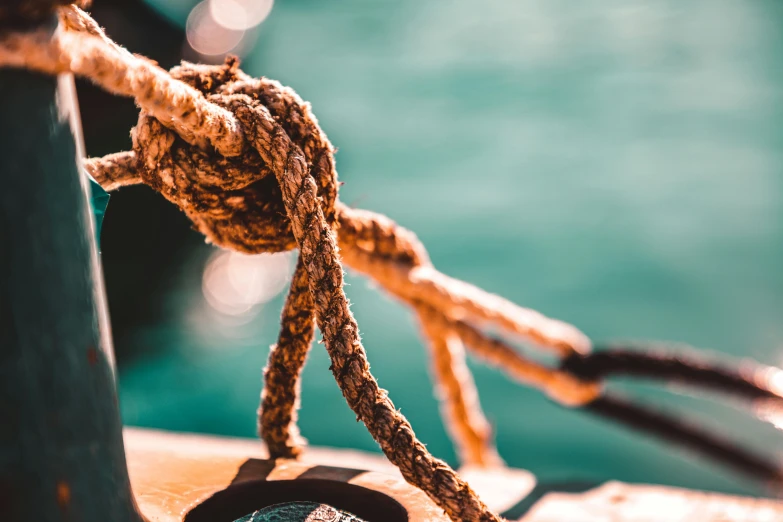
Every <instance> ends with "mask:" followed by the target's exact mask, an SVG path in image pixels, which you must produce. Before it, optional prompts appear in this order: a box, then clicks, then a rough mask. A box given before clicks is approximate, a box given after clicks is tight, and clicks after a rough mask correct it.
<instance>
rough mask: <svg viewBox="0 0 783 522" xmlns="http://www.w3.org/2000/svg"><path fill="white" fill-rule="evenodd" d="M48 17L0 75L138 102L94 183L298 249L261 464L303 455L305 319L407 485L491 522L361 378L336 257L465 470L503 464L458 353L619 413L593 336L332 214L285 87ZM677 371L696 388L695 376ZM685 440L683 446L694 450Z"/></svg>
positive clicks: (207, 224)
mask: <svg viewBox="0 0 783 522" xmlns="http://www.w3.org/2000/svg"><path fill="white" fill-rule="evenodd" d="M60 12H61V19H62V20H61V24H60V26H59V27H58V28H57V29H56V30H54V32H52V31H51V30H44V29H41V30H37V31H33V32H27V33H8V34H0V66H2V65H5V66H18V67H27V68H30V69H34V70H37V71H41V72H46V73H50V74H56V73H60V72H73V73H76V74H79V75H82V76H85V77H88V78H90V79H91V80H93V81H95V82H96V83H97V84H99V85H101V86H103V87H104V88H106V89H107V90H109V91H111V92H115V93H117V94H122V95H126V96H132V97H134V98H135V99H136V101H137V103H138V104H139V106H140V107H141V112H140V115H139V121H138V124H137V126H136V127H135V128H134V130H133V133H132V137H133V150H132V151H130V152H124V153H117V154H112V155H110V156H106V157H104V158H95V159H92V160H89V161H88V162H87V164H86V168H87V170H88V171H89V172H90V173H91V174H92V175H93V177H94V178H95V179H96V180H97V181H98V182H99V183H101V184H102V185H103V186H104V188H106V189H108V190H111V189H115V188H118V187H121V186H125V185H131V184H138V183H145V184H147V185H149V186H151V187H152V188H154V189H155V190H157V191H158V192H160V193H161V194H162V195H163V196H164V197H166V198H167V199H168V200H170V201H171V202H173V203H175V204H176V205H177V206H178V207H180V208H181V209H182V210H183V211H184V212H185V213H186V214H187V215H188V217H189V218H190V219H191V220H192V221H193V223H194V225H195V227H196V228H197V229H198V230H199V231H201V232H202V233H203V234H204V235H205V236H206V237H207V238H208V240H209V241H211V242H213V243H215V244H217V245H220V246H222V247H225V248H230V249H234V250H237V251H241V252H246V253H260V252H279V251H285V250H291V249H294V248H298V249H299V260H298V264H297V269H296V271H295V274H294V277H293V281H292V284H291V289H290V291H289V295H288V298H287V300H286V304H285V307H284V310H283V314H282V320H281V331H280V335H279V338H278V343H277V345H276V346H275V347H274V348H273V350H272V351H271V352H270V357H269V362H268V366H267V369H266V371H265V387H264V392H263V395H262V404H261V408H260V412H259V431H260V434H261V436H262V437H263V438H264V440H265V441H266V442H267V445H268V446H269V449H270V453H271V454H272V456H274V457H294V456H296V455H297V453H298V452H299V451H300V448H301V444H302V439H301V437H300V436H299V432H298V429H297V427H296V409H297V405H298V395H299V393H298V390H299V375H300V372H301V369H302V367H303V365H304V363H305V360H306V357H307V352H308V350H309V347H310V345H311V344H312V339H313V336H314V326H313V321H314V320H315V321H316V322H317V324H318V326H319V328H320V329H321V331H322V333H323V336H324V341H325V345H326V348H327V351H328V352H329V356H330V358H331V360H332V368H331V369H332V372H333V373H334V376H335V379H336V381H337V383H338V385H339V386H340V389H341V390H342V392H343V395H344V397H345V398H346V400H347V402H348V404H349V406H350V407H351V408H352V409H353V410H354V412H356V414H357V417H358V419H360V420H362V421H363V422H364V423H365V425H366V426H367V428H368V430H369V431H370V433H371V434H372V436H373V437H374V438H375V440H376V441H377V442H378V443H379V445H380V446H381V449H382V450H383V451H384V453H385V454H386V455H387V457H388V458H389V460H390V461H391V462H393V463H394V464H395V465H396V466H398V467H399V468H400V470H401V472H402V474H403V476H404V477H405V478H406V480H408V481H409V482H411V483H412V484H414V485H416V486H418V487H420V488H421V489H423V490H424V491H425V492H426V493H427V494H428V495H429V496H430V497H431V498H432V499H433V500H434V501H435V502H436V503H438V504H439V505H440V506H441V507H443V509H444V510H445V511H446V512H447V513H448V514H449V516H450V517H451V518H452V519H454V520H470V521H473V520H499V517H497V515H495V514H493V513H491V512H490V511H489V510H488V509H487V507H486V506H485V505H484V504H483V503H482V502H481V501H480V499H478V497H477V496H476V495H475V493H474V492H473V491H472V490H471V489H470V487H469V486H468V485H467V484H466V483H465V482H464V481H462V480H461V479H460V478H459V477H458V475H457V474H456V473H455V472H454V471H453V470H451V468H449V467H448V466H447V465H446V464H445V463H443V462H442V461H440V460H437V459H435V458H433V457H432V456H431V455H430V454H429V453H428V452H427V450H426V448H425V447H424V446H423V445H422V444H421V443H420V442H419V441H418V440H417V439H416V437H415V435H414V434H413V431H412V428H411V427H410V425H409V424H408V423H407V421H406V420H405V418H404V417H403V416H402V415H401V414H399V412H397V411H396V409H395V408H394V405H393V404H392V402H391V401H390V400H389V399H388V397H387V394H386V391H385V390H383V389H381V388H380V387H379V386H378V384H377V382H376V381H375V379H374V378H373V376H372V375H371V374H370V372H369V363H368V362H367V357H366V353H365V351H364V348H363V347H362V345H361V341H360V338H359V332H358V326H357V325H356V322H355V320H354V318H353V316H352V314H351V312H350V310H349V306H348V300H347V298H346V296H345V294H344V292H343V274H342V264H341V261H344V262H345V263H346V264H347V265H349V266H351V267H352V268H354V269H356V270H358V271H359V272H362V273H364V274H367V275H368V276H370V277H372V278H373V279H375V280H376V281H377V282H378V283H379V284H380V285H381V286H382V287H383V288H384V289H385V290H386V291H388V292H389V293H390V294H392V295H394V296H395V297H397V298H398V299H400V300H401V301H403V302H404V303H406V304H408V305H409V306H411V307H412V309H414V310H415V312H416V314H417V316H418V318H419V322H420V323H421V328H422V331H423V333H424V334H425V337H426V338H427V339H428V342H429V346H430V352H431V356H432V363H433V377H434V378H435V381H436V387H437V389H438V390H439V394H440V396H441V397H440V398H441V403H442V404H441V408H442V411H443V412H444V417H445V419H446V422H447V426H448V428H449V432H450V434H451V436H452V438H453V439H454V442H455V445H456V446H457V447H458V450H459V454H460V457H461V459H462V461H463V462H464V463H466V464H472V465H484V466H487V465H496V464H499V463H501V462H502V461H501V460H500V457H499V456H498V455H497V451H496V450H495V448H494V445H493V443H492V433H491V429H490V427H489V423H488V422H487V420H486V419H485V418H484V415H483V413H482V411H481V408H480V405H479V402H478V396H477V393H476V390H475V384H474V383H473V380H472V377H471V375H470V372H469V370H468V368H467V366H466V365H465V360H464V353H463V350H462V345H463V344H464V346H465V348H467V349H468V350H470V351H471V352H472V353H474V354H475V355H476V356H478V357H479V358H482V359H484V360H485V361H487V362H489V363H490V364H493V365H497V366H499V367H500V368H501V369H503V370H504V371H506V372H507V373H509V375H510V376H511V377H512V378H514V379H517V380H519V381H521V382H524V383H526V384H528V385H532V386H535V387H537V388H539V389H541V390H543V391H545V392H546V393H547V394H548V395H549V396H550V397H552V398H553V399H555V400H557V401H558V402H560V403H561V404H565V405H568V406H583V407H586V409H588V411H589V410H590V409H591V408H592V409H594V410H595V411H596V413H600V414H603V415H607V416H610V417H611V416H612V415H613V414H614V413H615V412H617V411H619V410H621V409H622V408H623V407H624V406H623V405H622V404H620V405H618V404H617V403H616V401H615V402H611V401H609V400H607V399H604V398H602V388H601V384H600V382H598V381H599V380H600V379H599V377H602V376H603V374H602V373H601V372H604V373H607V372H608V371H609V370H608V369H607V368H609V367H610V366H611V365H609V366H607V365H604V366H601V365H600V364H597V365H596V364H594V363H595V361H600V360H601V359H600V356H598V355H596V356H595V357H596V358H595V359H591V357H592V355H590V353H589V352H590V341H589V340H588V339H587V337H586V336H584V335H583V334H582V333H581V332H579V331H578V330H577V329H575V328H574V327H572V326H570V325H568V324H565V323H562V322H560V321H555V320H552V319H548V318H546V317H544V316H542V315H541V314H538V313H537V312H534V311H532V310H528V309H524V308H521V307H518V306H517V305H515V304H513V303H510V302H508V301H506V300H504V299H502V298H500V297H498V296H494V295H491V294H488V293H486V292H484V291H482V290H480V289H478V288H476V287H474V286H472V285H468V284H466V283H463V282H461V281H457V280H454V279H452V278H449V277H448V276H445V275H444V274H442V273H440V272H438V271H437V270H436V269H435V268H434V267H433V266H432V263H431V262H430V261H429V258H428V256H427V253H426V250H425V249H424V247H423V245H421V243H420V242H419V241H418V239H417V238H416V236H415V235H414V234H413V233H412V232H410V231H407V230H405V229H403V228H402V227H399V226H398V225H396V224H395V223H394V222H393V221H391V220H389V219H388V218H386V217H384V216H380V215H377V214H373V213H371V212H367V211H361V210H355V209H351V208H349V207H347V206H345V205H343V204H342V203H340V201H339V200H338V197H337V187H338V182H337V172H336V169H335V165H334V159H333V158H334V149H333V147H332V145H331V144H330V143H329V141H328V139H327V138H326V136H325V134H324V133H323V132H322V131H321V129H320V127H319V126H318V122H317V120H316V119H315V117H314V115H313V114H312V113H311V110H310V106H309V104H307V103H305V102H304V101H303V100H301V98H299V96H298V95H296V93H295V92H294V91H293V90H291V89H289V88H286V87H283V86H281V85H280V84H278V83H277V82H274V81H272V80H268V79H265V78H251V77H249V76H247V75H245V74H244V73H242V72H241V71H240V70H239V69H238V63H237V62H236V61H228V62H227V63H226V64H225V65H224V66H221V67H210V66H198V65H193V64H183V65H182V66H180V67H177V68H174V69H173V70H172V71H170V72H166V71H163V70H162V69H160V68H159V67H157V66H156V65H155V64H153V63H151V62H149V61H147V60H145V59H143V58H140V57H136V56H133V55H131V54H130V53H128V52H127V51H125V50H124V49H123V48H121V47H120V46H118V45H117V44H115V43H114V42H112V41H111V40H110V39H108V38H107V37H106V36H105V35H104V34H103V32H102V31H101V29H100V28H99V27H98V26H97V24H96V23H95V21H94V20H92V19H91V18H90V17H89V16H88V15H86V14H85V13H84V12H82V11H81V10H79V9H77V8H75V7H69V8H63V9H61V11H60ZM338 244H339V247H340V249H341V253H342V260H341V259H340V257H339V255H338ZM487 324H489V325H492V326H495V327H497V328H500V329H502V330H505V331H506V332H508V333H511V334H517V335H520V336H523V337H525V338H526V339H528V340H531V341H533V342H534V343H535V344H537V345H539V346H541V347H544V348H548V349H550V350H551V351H552V352H553V353H555V354H556V355H557V356H558V357H560V358H563V359H565V360H566V362H565V363H564V364H563V366H562V367H561V368H560V369H557V368H549V367H546V366H544V365H541V364H538V363H535V362H532V361H529V360H527V359H525V358H524V357H523V356H522V355H521V354H520V353H519V352H517V351H516V350H515V349H514V348H513V347H511V346H510V345H508V344H507V343H505V342H504V341H502V340H499V339H492V338H490V337H489V336H487V335H486V334H485V333H484V331H482V326H484V325H487ZM580 364H581V366H580ZM631 366H632V365H630V364H627V365H626V370H628V368H630V367H631ZM628 371H630V370H628ZM591 372H592V373H591ZM670 373H671V372H670ZM680 374H682V375H683V377H682V378H685V379H688V378H691V377H688V375H691V376H692V377H693V379H694V380H695V381H699V377H698V375H695V374H687V373H686V372H684V371H683V370H680ZM702 377H703V376H702ZM704 381H705V378H702V379H701V381H699V382H704ZM720 382H721V383H725V380H724V381H720ZM607 404H609V405H613V406H612V408H610V407H608V406H606V405H607ZM628 409H629V411H632V408H630V407H629V408H628ZM614 416H615V417H616V415H614ZM637 417H638V415H637ZM628 418H631V417H630V416H629V417H628ZM646 418H650V417H649V416H648V417H646ZM650 422H652V423H653V424H655V422H657V421H654V420H653V421H650ZM661 422H662V421H661ZM648 424H649V422H647V423H645V422H637V425H643V426H645V427H648V428H649V426H648ZM660 425H661V423H660V422H659V424H658V425H657V426H658V427H659V428H660ZM650 431H652V432H655V431H656V430H655V429H650ZM659 432H660V430H659ZM670 432H671V431H670ZM670 432H666V433H670ZM661 434H662V435H664V434H665V433H661ZM682 437H683V439H684V440H685V442H686V443H687V442H688V441H695V440H697V439H695V438H693V437H691V438H688V436H687V434H684V435H682ZM675 438H676V437H675ZM707 453H709V452H707ZM740 458H741V459H742V458H744V457H743V456H740ZM726 460H727V459H724V461H726ZM729 460H730V459H729ZM745 460H748V458H746V459H745Z"/></svg>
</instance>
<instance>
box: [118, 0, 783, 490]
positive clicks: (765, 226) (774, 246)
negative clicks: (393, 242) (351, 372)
mask: <svg viewBox="0 0 783 522" xmlns="http://www.w3.org/2000/svg"><path fill="white" fill-rule="evenodd" d="M158 3H159V4H163V3H164V2H163V0H160V2H158ZM179 4H180V7H182V9H180V11H179V13H180V14H181V13H187V10H188V8H189V6H190V5H192V4H189V5H186V4H188V3H187V2H183V1H181V0H180V1H179ZM177 5H178V4H177V2H167V3H166V6H164V7H166V8H167V9H168V11H167V13H168V14H169V15H170V16H173V17H177V16H180V14H178V12H177V9H175V8H176V7H177ZM183 6H184V7H183ZM781 28H783V3H781V2H779V1H777V0H769V1H747V2H739V1H732V0H690V1H684V0H670V1H663V0H662V1H656V2H652V1H641V0H635V1H628V0H625V1H619V0H618V1H609V0H607V1H586V2H570V1H566V0H558V1H546V2H544V1H532V0H530V1H517V2H513V1H508V2H502V1H499V0H488V1H485V2H475V1H468V0H430V1H427V2H418V1H414V0H395V1H374V2H368V1H366V0H333V1H331V2H317V1H293V0H280V1H278V2H277V3H276V5H275V7H274V9H273V10H272V13H271V15H270V17H269V19H268V20H267V21H266V22H264V24H263V25H262V26H261V29H260V33H259V36H258V41H257V43H256V44H255V46H254V48H253V50H252V52H251V53H250V54H249V55H248V56H247V57H246V58H245V61H244V68H245V69H246V70H247V71H248V72H251V73H253V74H259V75H260V74H263V75H266V76H269V77H272V78H276V79H279V80H280V81H281V82H283V83H285V84H288V85H291V86H293V87H294V88H296V90H297V91H298V92H299V93H300V94H301V95H302V97H303V98H305V99H307V100H309V101H311V102H312V104H313V107H314V110H315V113H316V114H317V115H318V118H319V120H320V122H321V124H322V126H323V127H324V129H325V130H326V132H327V133H328V134H329V137H330V139H331V140H332V142H333V143H334V144H335V145H336V146H337V147H338V148H339V153H338V156H337V163H338V168H339V172H340V177H341V179H342V180H343V181H344V182H345V185H344V186H343V187H342V189H341V198H342V199H343V201H345V202H347V203H349V204H355V205H356V206H360V207H363V208H368V209H372V210H375V211H378V212H382V213H385V214H387V215H389V216H390V217H392V218H394V219H395V220H397V221H398V222H399V223H401V224H402V225H404V226H406V227H408V228H411V229H412V230H414V231H416V232H417V234H418V235H419V237H420V238H421V239H422V240H423V241H424V243H425V244H426V245H427V247H428V248H429V251H430V254H431V256H432V259H433V261H434V262H435V264H436V265H437V266H438V267H439V268H440V269H441V270H442V271H444V272H445V273H447V274H449V275H452V276H455V277H458V278H461V279H464V280H467V281H470V282H472V283H475V284H477V285H479V286H481V287H483V288H485V289H487V290H490V291H494V292H497V293H500V294H502V295H503V296H505V297H507V298H509V299H511V300H513V301H515V302H517V303H519V304H522V305H524V306H529V307H533V308H536V309H538V310H541V311H542V312H544V313H546V314H548V315H550V316H553V317H557V318H560V319H564V320H567V321H570V322H572V323H574V324H575V325H577V326H578V327H580V328H581V329H583V330H584V331H585V332H586V333H587V334H588V335H590V336H591V337H592V338H594V339H597V340H609V339H629V338H630V339H666V340H677V341H682V342H685V343H689V344H693V345H696V346H699V347H709V348H710V349H712V350H714V351H716V352H720V353H722V354H724V355H725V356H727V357H732V358H739V357H750V358H753V359H756V360H758V361H761V362H764V363H768V364H776V365H778V364H782V363H783V169H782V168H781V165H782V163H781V159H783V61H781V59H780V57H781V56H782V55H783V30H782V29H781ZM108 212H111V207H109V210H108ZM212 253H213V250H212V249H211V248H210V247H207V246H204V247H203V249H202V251H200V252H198V253H196V254H195V255H194V256H193V258H192V260H191V262H190V263H189V264H188V265H187V266H184V267H182V273H181V277H180V278H178V279H176V280H173V281H171V282H170V288H169V290H170V292H169V294H170V295H172V296H173V297H172V298H171V299H170V302H168V301H167V302H166V306H167V307H168V309H169V310H170V313H168V314H167V315H166V317H167V318H171V319H167V320H166V322H163V323H162V324H151V325H149V327H148V328H144V329H140V330H139V331H138V333H137V335H136V336H135V338H134V339H133V342H135V343H138V344H139V345H140V346H151V347H154V348H155V351H154V355H151V356H145V357H144V358H142V359H137V360H136V361H134V362H133V363H132V364H131V365H129V366H125V367H123V368H121V372H120V386H121V403H122V408H123V415H124V420H125V422H126V423H128V424H135V425H144V426H154V427H160V428H165V429H172V430H186V431H199V432H206V433H219V434H230V435H240V436H254V434H255V416H254V412H255V408H256V406H257V403H258V394H259V392H260V386H261V384H260V382H261V380H260V379H261V377H260V375H261V368H262V367H263V366H264V362H265V359H266V355H267V353H268V346H269V345H270V344H272V343H273V342H274V341H275V338H276V334H277V321H278V317H279V310H280V306H281V303H282V296H278V297H276V298H275V299H273V300H272V301H270V302H269V303H268V304H267V305H265V306H264V307H263V308H262V309H261V310H260V311H259V314H258V315H257V316H256V317H255V318H254V319H253V320H252V321H250V322H249V323H245V324H238V323H237V322H234V323H232V322H231V321H228V320H227V319H226V318H225V317H221V316H220V314H217V313H216V312H214V311H212V310H211V309H210V308H209V306H208V305H207V304H206V302H205V300H204V297H203V295H202V288H201V277H202V272H203V269H204V266H205V262H206V260H207V258H208V257H209V256H210V255H212ZM348 283H349V286H348V287H347V293H348V295H349V297H350V298H351V300H352V302H353V311H354V313H355V315H356V317H357V320H358V322H359V325H360V327H361V331H362V336H363V339H364V343H365V347H366V348H367V351H368V354H369V357H370V361H371V363H372V369H373V372H374V374H375V375H376V376H377V377H378V379H379V381H380V383H381V385H382V386H383V387H385V388H387V389H388V390H389V391H390V394H391V397H392V398H393V400H394V401H395V404H396V405H397V406H398V407H399V408H400V409H401V410H402V412H403V413H404V414H405V415H406V416H407V417H408V419H409V420H410V421H411V423H412V424H413V426H414V428H415V429H416V432H417V435H418V436H419V437H420V438H421V440H422V441H424V442H425V443H426V444H427V446H428V448H429V449H430V451H432V452H433V453H434V454H435V455H437V456H439V457H442V458H445V459H446V460H448V461H449V462H451V463H454V462H455V456H454V452H453V450H452V448H451V446H450V443H449V441H448V438H447V437H446V434H445V432H444V430H443V428H442V426H441V424H440V421H439V418H438V410H437V404H436V402H435V400H434V399H433V397H432V391H431V387H430V381H429V376H428V372H427V360H426V356H425V352H424V350H423V349H422V346H421V341H420V339H419V336H418V334H417V332H416V329H415V325H414V323H413V321H412V318H411V315H410V313H409V312H408V311H407V310H406V309H405V308H403V307H402V306H400V305H399V304H397V303H396V302H393V301H392V300H390V299H389V298H388V297H386V296H384V295H381V294H379V293H378V292H377V291H376V289H374V288H372V287H371V286H370V285H368V284H367V282H366V281H365V280H363V279H361V278H359V277H354V276H352V275H349V277H348ZM328 366H329V363H328V360H327V357H326V354H325V351H324V350H323V347H322V346H321V345H314V349H313V352H312V356H311V358H310V360H309V362H308V365H307V368H306V370H305V373H304V380H303V397H302V411H301V416H300V418H301V427H302V431H303V433H304V435H305V436H306V437H308V438H309V440H310V442H311V443H312V444H316V445H326V446H339V447H352V448H361V449H365V450H370V451H377V446H376V445H375V443H374V442H373V441H372V440H371V439H370V437H369V436H368V435H367V434H366V433H365V431H364V428H363V426H362V425H360V424H357V423H356V421H355V418H354V415H353V414H352V412H350V410H349V409H348V407H347V406H346V405H345V403H344V402H343V400H342V397H341V395H340V393H339V391H338V389H337V387H336V385H335V384H334V381H333V379H332V376H331V374H330V372H329V371H328ZM473 368H474V370H475V376H476V381H477V384H478V387H479V390H480V393H481V400H482V404H483V406H484V409H485V411H486V413H487V416H488V417H489V418H490V420H491V421H492V423H493V424H494V426H495V428H496V430H497V442H498V446H499V449H500V452H501V454H502V455H503V457H504V458H505V459H506V460H507V461H508V462H509V463H510V464H511V465H514V466H518V467H523V468H527V469H529V470H532V471H533V472H535V473H536V474H537V475H538V477H539V478H540V479H542V480H606V479H618V480H624V481H638V482H652V483H663V484H673V485H680V486H688V487H699V488H710V489H715V490H721V491H732V492H746V493H758V492H759V491H760V490H759V489H758V488H757V487H756V486H755V485H754V484H752V483H750V482H748V481H746V480H745V479H742V478H740V477H738V476H737V475H734V474H732V473H729V472H726V471H724V470H723V469H722V468H718V467H715V466H713V465H711V464H709V463H706V462H703V461H701V460H699V459H696V458H694V457H692V456H690V455H686V454H683V453H681V452H679V451H677V450H676V449H674V448H672V447H669V446H667V445H663V444H660V443H657V442H655V441H652V440H648V439H646V438H645V437H641V436H638V435H636V434H632V433H628V432H626V431H625V430H624V429H621V428H616V427H614V426H611V425H607V424H605V423H603V422H601V421H597V420H594V419H591V418H588V417H586V416H584V415H583V414H580V413H578V412H575V411H570V410H565V409H562V408H560V407H558V406H556V405H554V404H552V403H551V402H549V401H548V400H546V399H545V398H543V397H542V396H541V395H540V394H539V393H537V392H536V391H533V390H529V389H525V388H522V387H520V386H518V385H516V384H514V383H512V382H510V381H509V380H508V379H506V378H505V377H503V376H502V375H501V374H499V373H497V372H495V371H493V370H491V369H488V368H486V367H484V366H481V365H475V364H474V365H473ZM621 387H622V388H624V389H627V390H628V391H629V393H634V394H637V395H639V396H641V397H644V398H646V399H647V400H650V401H653V402H655V403H657V404H663V405H666V406H667V407H669V408H671V409H674V410H675V411H679V412H683V413H685V414H687V415H688V416H690V417H691V418H692V419H693V420H694V421H697V422H702V423H704V424H706V425H708V426H711V427H713V428H714V429H716V430H719V431H721V432H725V433H726V434H727V435H731V436H736V437H739V438H741V439H742V440H744V441H746V442H747V443H748V444H753V445H755V446H756V447H758V448H761V449H763V450H764V451H766V452H767V453H768V454H770V455H771V457H772V458H779V455H780V453H781V450H783V434H781V433H780V432H779V431H776V430H775V429H773V428H772V427H770V426H768V425H764V424H761V423H759V422H756V421H754V420H753V419H752V418H751V417H750V416H748V415H746V414H744V413H742V412H740V411H738V410H734V409H731V408H728V407H725V406H721V405H719V404H716V403H713V402H708V401H704V400H699V399H696V398H693V397H687V396H682V395H671V394H668V393H659V392H656V391H654V390H653V389H652V388H650V387H634V386H632V385H631V384H630V383H621Z"/></svg>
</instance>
